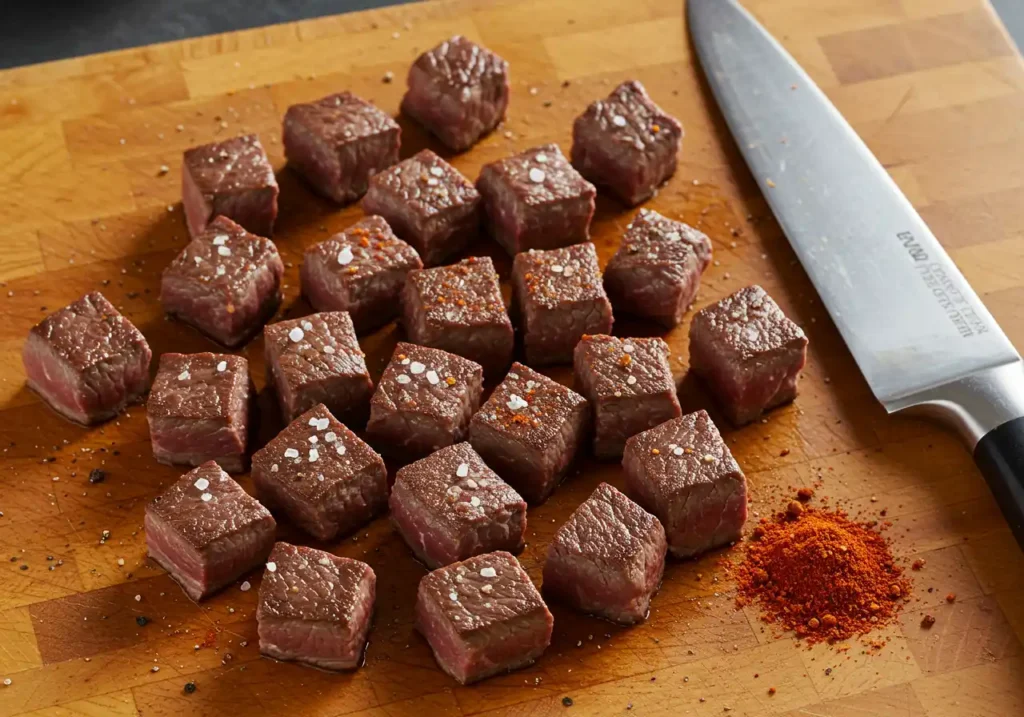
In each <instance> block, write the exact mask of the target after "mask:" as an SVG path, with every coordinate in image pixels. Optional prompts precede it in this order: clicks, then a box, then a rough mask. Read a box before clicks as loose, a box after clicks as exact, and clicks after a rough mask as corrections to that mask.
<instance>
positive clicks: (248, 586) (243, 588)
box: [238, 580, 252, 593]
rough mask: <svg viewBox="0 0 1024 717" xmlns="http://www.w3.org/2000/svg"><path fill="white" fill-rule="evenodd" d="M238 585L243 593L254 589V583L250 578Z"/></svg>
mask: <svg viewBox="0 0 1024 717" xmlns="http://www.w3.org/2000/svg"><path fill="white" fill-rule="evenodd" d="M238 587H239V589H240V590H241V591H242V592H243V593H247V592H249V590H250V589H252V583H250V582H249V581H248V580H246V581H245V582H244V583H242V584H241V585H239V586H238Z"/></svg>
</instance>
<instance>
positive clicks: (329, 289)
mask: <svg viewBox="0 0 1024 717" xmlns="http://www.w3.org/2000/svg"><path fill="white" fill-rule="evenodd" d="M422 268H423V262H422V261H420V255H419V254H417V253H416V250H415V249H413V248H412V247H411V246H409V245H408V244H406V243H405V242H404V241H402V240H401V239H399V238H398V237H396V236H395V235H394V233H393V232H392V231H391V227H389V226H388V223H387V222H386V221H384V218H383V217H366V218H365V219H362V220H361V221H359V222H356V223H355V224H353V225H352V226H350V227H349V228H348V229H346V230H345V231H343V232H341V233H339V234H335V235H334V236H332V237H331V238H330V239H328V240H327V241H325V242H321V243H319V244H315V245H313V246H311V247H310V248H309V249H307V250H306V256H305V258H304V259H303V261H302V293H303V294H304V295H305V297H306V298H307V299H308V300H309V303H310V304H312V305H313V308H314V309H316V310H317V311H347V312H349V314H350V315H351V316H352V323H353V324H354V325H355V329H356V332H357V333H360V334H361V333H364V332H367V331H371V330H373V329H376V328H377V327H379V326H382V325H384V324H386V323H387V322H389V321H391V320H392V319H393V318H395V317H396V316H397V315H398V312H399V307H400V305H401V304H400V302H399V297H400V296H401V294H402V287H403V286H405V277H406V275H408V273H409V272H410V271H412V270H413V269H422Z"/></svg>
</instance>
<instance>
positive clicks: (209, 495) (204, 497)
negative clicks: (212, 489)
mask: <svg viewBox="0 0 1024 717" xmlns="http://www.w3.org/2000/svg"><path fill="white" fill-rule="evenodd" d="M199 497H200V498H201V499H202V501H203V502H204V503H209V502H210V501H211V500H213V494H212V493H203V494H202V495H201V496H199Z"/></svg>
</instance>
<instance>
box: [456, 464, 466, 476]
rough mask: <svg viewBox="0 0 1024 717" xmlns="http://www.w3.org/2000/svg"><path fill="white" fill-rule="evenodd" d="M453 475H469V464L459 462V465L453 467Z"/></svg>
mask: <svg viewBox="0 0 1024 717" xmlns="http://www.w3.org/2000/svg"><path fill="white" fill-rule="evenodd" d="M455 475H457V476H458V477H459V478H465V477H466V476H468V475H469V464H468V463H460V464H459V467H458V468H456V469H455Z"/></svg>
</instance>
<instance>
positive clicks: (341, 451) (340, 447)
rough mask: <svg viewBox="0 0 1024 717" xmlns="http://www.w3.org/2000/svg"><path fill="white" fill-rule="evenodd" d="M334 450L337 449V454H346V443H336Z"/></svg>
mask: <svg viewBox="0 0 1024 717" xmlns="http://www.w3.org/2000/svg"><path fill="white" fill-rule="evenodd" d="M334 450H335V452H337V454H338V455H339V456H343V455H345V444H344V443H339V444H338V445H336V446H335V447H334Z"/></svg>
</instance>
